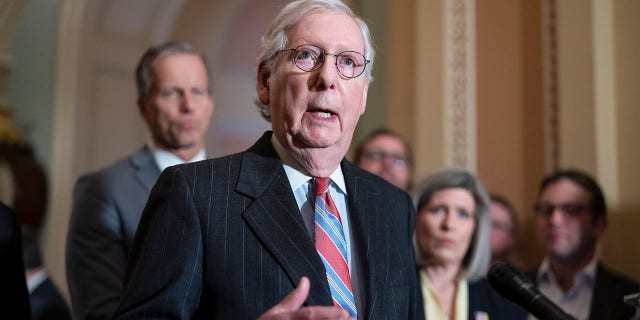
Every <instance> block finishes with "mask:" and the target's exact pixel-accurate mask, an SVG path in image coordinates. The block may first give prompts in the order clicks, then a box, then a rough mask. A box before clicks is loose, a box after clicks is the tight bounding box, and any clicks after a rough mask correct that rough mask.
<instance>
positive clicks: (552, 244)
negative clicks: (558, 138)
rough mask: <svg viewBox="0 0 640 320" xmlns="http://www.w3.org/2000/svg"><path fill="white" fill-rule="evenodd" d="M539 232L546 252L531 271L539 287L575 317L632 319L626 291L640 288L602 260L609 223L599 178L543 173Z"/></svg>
mask: <svg viewBox="0 0 640 320" xmlns="http://www.w3.org/2000/svg"><path fill="white" fill-rule="evenodd" d="M535 212H536V220H537V227H538V236H539V238H540V241H541V243H542V246H543V248H544V251H545V253H546V257H545V259H544V260H543V261H542V264H541V265H540V267H539V268H538V269H537V270H534V271H531V272H529V276H530V277H531V278H532V280H533V281H534V282H535V283H536V284H537V286H538V287H539V289H540V291H541V292H542V293H543V294H545V295H546V296H547V297H549V299H550V300H552V301H553V302H554V303H556V304H557V305H558V306H560V307H561V308H562V309H564V310H565V311H566V312H567V313H569V314H571V315H573V316H574V317H576V318H577V319H587V318H588V319H630V318H631V317H632V316H633V315H634V312H635V310H634V309H633V308H632V307H631V306H628V305H625V304H624V303H623V297H624V296H625V295H627V294H631V293H636V292H638V291H639V290H640V286H639V285H638V282H637V281H634V280H631V279H628V278H625V277H624V276H621V275H619V274H616V273H614V272H613V271H611V270H609V269H608V268H606V267H605V266H604V265H603V264H602V263H601V262H599V261H598V257H597V255H596V246H597V243H598V240H599V239H600V237H601V236H602V235H603V234H604V231H605V229H606V227H607V206H606V203H605V199H604V195H603V193H602V190H601V189H600V186H598V183H597V182H596V181H595V180H594V179H593V178H592V177H591V176H589V175H588V174H586V173H584V172H581V171H578V170H560V171H557V172H554V173H552V174H551V175H549V176H547V177H545V178H544V180H543V181H542V184H541V185H540V189H539V192H538V200H537V202H536V205H535Z"/></svg>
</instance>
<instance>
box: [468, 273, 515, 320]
mask: <svg viewBox="0 0 640 320" xmlns="http://www.w3.org/2000/svg"><path fill="white" fill-rule="evenodd" d="M469 310H470V312H473V313H475V312H484V313H487V314H488V316H489V318H491V319H526V317H527V311H526V310H524V309H523V308H522V307H520V306H519V305H517V304H515V303H514V302H512V301H511V300H509V299H507V298H505V297H503V296H502V295H501V294H500V293H498V292H497V291H496V290H495V289H493V287H492V286H491V284H490V283H489V281H488V280H487V278H484V277H483V278H480V279H477V280H473V281H469Z"/></svg>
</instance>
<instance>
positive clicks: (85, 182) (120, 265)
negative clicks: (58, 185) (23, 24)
mask: <svg viewBox="0 0 640 320" xmlns="http://www.w3.org/2000/svg"><path fill="white" fill-rule="evenodd" d="M112 192H113V191H112V190H110V188H108V187H107V186H106V184H105V183H104V181H102V180H101V179H100V176H97V175H90V176H85V177H82V178H80V179H79V180H78V182H77V183H76V186H75V190H74V197H73V208H72V212H71V220H70V223H69V231H68V235H67V249H66V269H67V281H68V284H69V291H70V294H71V301H72V305H73V311H74V314H75V316H76V319H78V320H82V319H111V318H112V317H113V314H114V312H115V309H116V308H117V305H118V300H119V297H120V291H121V289H122V281H123V277H124V270H125V266H126V252H125V248H124V244H123V242H124V241H123V233H122V232H123V231H122V226H121V222H120V220H119V215H118V212H117V210H118V208H117V207H116V205H115V203H114V199H113V194H112Z"/></svg>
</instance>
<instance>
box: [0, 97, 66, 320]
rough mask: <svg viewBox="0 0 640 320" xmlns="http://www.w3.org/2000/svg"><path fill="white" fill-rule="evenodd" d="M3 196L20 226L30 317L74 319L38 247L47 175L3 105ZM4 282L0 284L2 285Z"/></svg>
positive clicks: (0, 147)
mask: <svg viewBox="0 0 640 320" xmlns="http://www.w3.org/2000/svg"><path fill="white" fill-rule="evenodd" d="M0 185H1V188H0V191H1V192H0V200H2V201H4V202H6V203H7V204H8V205H9V206H10V207H12V208H13V210H14V212H15V215H16V217H17V220H18V221H19V223H20V226H21V227H20V228H21V229H22V230H21V234H22V235H21V237H22V238H21V241H20V242H21V245H22V250H21V252H22V253H23V254H24V256H23V259H24V262H23V264H21V266H23V269H22V270H23V274H24V275H25V276H26V281H27V288H28V292H29V299H30V301H31V303H30V305H31V317H32V319H34V320H38V319H52V320H56V319H60V320H66V319H69V320H70V319H71V313H70V312H69V308H68V306H67V304H66V302H65V301H64V299H63V298H62V296H61V294H60V292H59V291H58V289H57V287H56V285H55V284H54V283H53V282H52V281H51V280H50V279H49V278H48V276H47V272H46V270H45V267H44V266H43V265H42V259H41V256H40V250H39V238H40V234H41V228H42V225H43V221H44V219H45V212H46V207H47V178H46V175H45V173H44V170H43V169H42V167H41V166H40V164H39V163H38V162H37V161H36V159H35V158H34V155H33V150H32V148H31V146H30V145H29V144H28V143H27V142H26V141H25V139H24V138H23V135H22V132H21V131H20V130H19V128H18V127H17V126H16V125H15V123H14V122H13V118H12V115H11V113H10V112H8V111H7V110H6V109H4V108H2V107H0ZM3 261H4V260H3ZM3 285H4V283H2V284H0V286H3Z"/></svg>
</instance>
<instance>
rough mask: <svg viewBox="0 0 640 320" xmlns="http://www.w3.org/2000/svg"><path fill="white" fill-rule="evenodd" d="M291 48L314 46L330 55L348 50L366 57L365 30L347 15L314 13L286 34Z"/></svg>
mask: <svg viewBox="0 0 640 320" xmlns="http://www.w3.org/2000/svg"><path fill="white" fill-rule="evenodd" d="M285 33H286V35H287V39H288V47H291V48H295V47H297V46H299V45H302V44H313V45H316V46H319V47H320V48H322V49H324V50H325V51H327V52H340V51H346V50H353V51H358V52H360V53H364V50H365V42H364V36H363V34H362V30H360V27H359V26H358V24H357V23H356V21H355V19H354V18H353V17H351V16H349V15H347V14H345V13H341V12H334V11H330V10H314V11H311V12H308V13H306V14H304V15H303V16H302V17H300V19H298V21H296V22H295V23H294V24H293V25H292V26H290V27H289V28H287V29H286V30H285Z"/></svg>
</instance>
